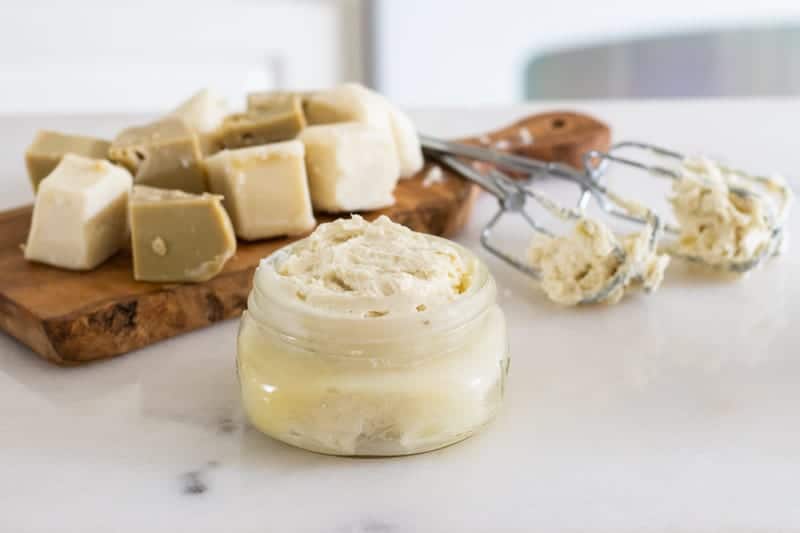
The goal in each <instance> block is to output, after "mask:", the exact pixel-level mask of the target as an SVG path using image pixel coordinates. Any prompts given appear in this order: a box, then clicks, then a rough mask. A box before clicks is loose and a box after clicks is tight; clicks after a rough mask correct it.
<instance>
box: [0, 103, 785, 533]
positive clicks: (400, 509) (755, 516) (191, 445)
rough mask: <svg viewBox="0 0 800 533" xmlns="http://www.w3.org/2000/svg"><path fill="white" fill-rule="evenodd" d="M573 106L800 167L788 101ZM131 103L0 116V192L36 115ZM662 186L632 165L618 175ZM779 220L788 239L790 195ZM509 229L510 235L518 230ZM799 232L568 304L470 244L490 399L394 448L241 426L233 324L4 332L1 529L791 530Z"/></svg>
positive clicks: (625, 130) (515, 112)
mask: <svg viewBox="0 0 800 533" xmlns="http://www.w3.org/2000/svg"><path fill="white" fill-rule="evenodd" d="M553 107H566V106H563V105H555V104H552V103H551V104H547V105H537V106H526V107H519V108H516V109H496V110H486V109H482V110H449V111H435V112H433V111H431V112H420V113H417V114H416V118H417V120H418V124H419V126H420V128H421V129H422V130H423V131H425V132H427V133H431V134H437V135H460V134H466V133H472V132H478V131H482V130H485V129H487V128H490V127H493V126H496V125H500V124H502V123H504V122H506V121H508V120H511V119H513V118H516V117H518V116H520V115H522V114H524V113H525V112H528V111H536V110H540V109H551V108H553ZM569 107H575V104H572V105H570V106H569ZM577 107H578V108H579V109H581V110H584V111H588V112H591V113H594V114H596V115H598V116H599V117H601V118H603V119H605V120H607V121H609V122H610V123H611V124H612V125H613V126H614V128H615V138H616V139H621V138H626V137H627V138H637V139H643V140H651V141H655V142H659V143H662V144H665V145H668V146H673V147H675V148H678V149H682V150H685V151H690V152H691V151H696V150H698V149H703V150H704V151H706V152H707V153H711V154H715V155H716V154H721V155H725V156H727V157H728V159H729V160H731V161H733V162H736V163H738V164H739V165H740V166H743V167H747V168H752V169H757V170H759V171H764V172H767V171H773V170H775V171H780V172H783V173H785V174H787V175H789V176H790V177H791V176H792V175H793V174H794V176H796V172H797V169H798V168H800V150H799V149H798V130H797V124H798V117H800V102H797V101H794V100H770V101H713V102H647V103H626V102H618V103H580V104H579V105H577ZM128 122H130V117H122V116H116V117H98V116H95V117H52V116H36V117H8V116H6V117H0V139H2V142H3V145H4V149H3V150H2V152H1V153H0V173H1V174H2V179H0V208H3V209H4V208H7V207H11V206H14V205H18V204H21V203H25V202H28V201H29V200H30V193H29V191H28V185H27V182H26V178H25V174H24V169H23V165H22V155H21V154H22V150H23V148H24V146H25V145H26V144H27V143H28V141H29V139H30V138H31V136H32V133H33V131H34V129H36V128H37V127H42V126H48V127H52V128H56V129H64V130H72V131H78V132H85V133H95V134H111V133H113V131H114V130H115V129H117V128H118V127H120V126H121V125H123V124H126V123H128ZM620 183H621V182H620ZM625 183H629V184H630V183H631V182H628V181H625ZM798 183H800V182H798V181H797V180H796V179H794V178H793V184H794V185H795V188H797V185H798ZM658 185H659V184H658V182H657V181H651V180H647V179H645V178H642V179H641V180H639V181H637V182H635V183H634V184H633V185H632V188H631V189H630V190H631V191H632V194H638V193H641V194H642V195H645V196H646V195H648V194H653V191H655V190H656V188H657V187H658ZM542 186H543V187H544V188H546V189H548V190H551V191H561V190H562V189H563V188H564V185H563V184H553V183H546V184H543V185H542ZM493 209H494V202H493V200H492V199H491V198H489V197H485V198H482V200H481V201H480V202H479V205H478V208H477V210H476V212H475V213H474V215H473V217H472V219H471V222H470V225H469V227H468V229H467V230H466V231H465V232H464V234H463V235H461V236H460V238H459V240H460V241H461V242H462V243H465V244H466V245H467V246H469V247H471V248H473V249H479V248H478V244H477V242H478V241H477V233H478V231H479V229H480V226H481V225H482V224H483V223H484V222H485V221H486V220H487V218H488V216H489V215H490V213H491V211H492V210H493ZM790 227H791V229H792V232H793V233H794V240H795V241H798V239H800V236H799V235H798V234H799V233H800V214H798V213H797V212H795V213H794V215H793V216H792V218H791V221H790ZM508 235H509V237H508V239H506V241H507V242H508V243H519V244H521V243H522V242H524V240H525V239H526V237H524V235H523V234H522V233H521V232H520V231H519V228H518V227H509V228H508ZM792 244H793V246H792V247H791V248H790V251H789V253H788V254H786V255H785V256H783V257H781V258H780V259H778V260H776V261H774V262H772V263H771V264H769V265H768V266H767V267H766V268H764V269H762V270H760V271H758V272H755V273H753V274H752V275H751V276H750V277H748V278H747V279H743V280H740V281H738V282H730V281H728V282H724V281H720V280H718V279H715V278H713V277H710V276H704V275H702V274H701V273H697V272H691V271H689V270H687V269H686V268H684V267H680V266H679V267H677V268H675V269H672V270H671V271H670V273H669V275H668V277H667V279H666V282H665V284H664V286H663V288H662V290H661V292H660V293H659V294H657V295H655V296H651V297H646V296H635V297H633V298H629V299H626V300H625V301H624V302H623V303H622V304H621V305H618V306H615V307H593V308H582V309H561V308H558V307H555V306H553V305H550V304H548V303H547V302H546V301H545V300H544V299H543V297H542V296H540V295H539V294H538V293H537V292H536V291H535V290H533V289H531V288H530V287H528V286H527V284H526V282H525V281H524V279H523V278H522V276H520V275H518V274H516V273H515V272H514V271H511V270H510V269H508V268H507V267H505V266H504V265H501V264H499V263H498V262H497V261H494V260H492V259H491V258H490V257H487V254H485V253H483V256H484V257H486V259H487V261H488V262H489V265H490V268H491V269H492V270H493V272H494V274H495V276H496V278H497V280H498V283H499V285H500V293H499V295H500V303H501V306H502V307H503V309H504V311H505V312H506V315H507V317H508V319H509V329H510V337H511V353H512V360H513V363H512V365H511V376H510V379H509V387H508V394H507V397H506V403H505V406H504V409H503V410H502V412H501V414H500V416H499V417H498V419H497V420H496V421H495V422H494V423H493V424H492V425H491V426H490V427H489V428H488V429H487V430H486V431H485V432H483V433H482V434H480V435H478V436H476V437H474V438H472V439H469V440H467V441H465V442H463V443H461V444H459V445H456V446H453V447H450V448H447V449H444V450H441V451H438V452H434V453H429V454H424V455H419V456H415V457H408V458H401V459H370V460H364V459H342V458H334V457H324V456H320V455H315V454H312V453H307V452H304V451H301V450H297V449H293V448H290V447H288V446H285V445H283V444H279V443H277V442H274V441H272V440H270V439H269V438H267V437H264V436H262V435H260V434H259V433H257V432H256V431H254V430H253V429H251V428H249V427H248V426H247V425H246V423H245V422H244V421H243V417H242V412H241V408H240V405H239V400H238V397H237V385H236V379H235V375H234V337H235V333H236V326H237V324H236V322H235V321H230V322H227V323H222V324H219V325H216V326H214V327H211V328H209V329H206V330H203V331H199V332H195V333H191V334H189V335H185V336H183V337H180V338H175V339H172V340H170V341H167V342H163V343H161V344H158V345H156V346H152V347H150V348H147V349H144V350H141V351H139V352H136V353H132V354H129V355H127V356H124V357H120V358H117V359H114V360H111V361H108V362H102V363H99V364H94V365H91V366H88V367H83V368H73V369H63V368H57V367H54V366H51V365H49V364H48V363H46V362H44V361H42V360H40V359H39V358H37V357H35V356H34V355H33V354H32V353H31V352H29V350H28V349H27V348H25V347H24V346H21V345H20V344H18V343H16V342H15V341H13V340H12V339H10V338H8V337H6V336H4V335H0V531H4V532H5V531H8V532H16V533H21V532H33V531H70V532H71V531H75V532H82V533H87V532H95V531H98V532H100V531H102V532H110V531H120V532H127V531H131V532H133V531H136V532H139V531H150V532H157V531H164V532H175V531H193V532H199V531H221V532H223V531H224V532H251V531H252V532H256V531H258V532H264V531H269V532H282V533H283V532H294V531H302V532H342V533H344V532H362V531H363V532H450V531H453V532H455V531H458V532H466V531H547V532H558V531H591V532H594V531H597V532H600V531H603V532H605V531H608V532H611V531H613V532H627V531H631V532H632V531H637V532H638V531H659V532H661V531H694V532H698V531H702V532H711V531H715V532H716V531H726V532H730V531H736V532H739V531H765V532H766V531H778V530H780V531H784V530H787V531H788V530H792V531H798V530H800V504H798V488H799V487H800V327H798V326H800V322H798V320H799V319H800V242H794V243H792Z"/></svg>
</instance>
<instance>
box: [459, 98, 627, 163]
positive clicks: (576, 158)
mask: <svg viewBox="0 0 800 533" xmlns="http://www.w3.org/2000/svg"><path fill="white" fill-rule="evenodd" d="M466 142H468V143H470V144H476V145H480V146H486V147H492V148H495V149H497V150H500V151H504V152H510V153H513V154H516V155H521V156H527V157H532V158H534V159H540V160H542V161H559V162H562V163H567V164H569V165H572V166H573V167H576V168H583V161H582V159H581V157H582V156H583V154H584V153H586V152H588V151H589V150H601V151H607V150H608V148H609V146H610V144H611V129H610V128H609V127H608V126H607V125H606V124H604V123H603V122H601V121H599V120H597V119H595V118H593V117H590V116H588V115H584V114H581V113H574V112H572V111H553V112H550V113H540V114H536V115H530V116H528V117H525V118H523V119H521V120H518V121H517V122H514V123H513V124H511V125H509V126H506V127H504V128H501V129H498V130H494V131H492V132H490V133H487V134H485V135H481V136H480V137H473V138H470V139H467V140H466Z"/></svg>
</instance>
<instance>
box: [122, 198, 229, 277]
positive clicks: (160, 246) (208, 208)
mask: <svg viewBox="0 0 800 533" xmlns="http://www.w3.org/2000/svg"><path fill="white" fill-rule="evenodd" d="M129 209H130V220H131V246H132V249H133V276H134V278H136V279H137V280H140V281H156V282H185V281H206V280H208V279H211V278H213V277H214V276H216V275H217V274H219V273H220V272H221V271H222V268H223V267H224V266H225V263H226V262H227V261H228V260H229V259H230V258H231V257H233V254H234V253H235V252H236V236H235V235H234V233H233V225H232V224H231V221H230V219H229V218H228V214H227V213H226V212H225V209H224V208H223V207H222V198H221V197H219V196H216V195H213V194H208V193H203V194H189V193H185V192H183V191H177V190H166V189H157V188H154V187H147V186H143V185H137V186H135V187H134V188H133V194H132V195H131V200H130V207H129Z"/></svg>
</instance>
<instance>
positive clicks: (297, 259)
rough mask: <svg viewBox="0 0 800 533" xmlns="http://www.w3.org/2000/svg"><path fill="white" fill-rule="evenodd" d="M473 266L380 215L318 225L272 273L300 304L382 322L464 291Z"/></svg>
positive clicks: (446, 247)
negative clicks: (376, 318)
mask: <svg viewBox="0 0 800 533" xmlns="http://www.w3.org/2000/svg"><path fill="white" fill-rule="evenodd" d="M473 271H474V265H472V264H471V262H470V260H469V259H468V258H466V257H464V256H463V255H462V254H461V253H459V251H458V249H457V248H456V247H455V246H452V245H450V244H448V243H447V241H444V240H442V239H435V238H431V237H430V236H427V235H424V234H421V233H417V232H414V231H412V230H410V229H408V228H406V227H405V226H402V225H400V224H396V223H394V222H392V221H391V220H390V219H389V218H388V217H386V216H381V217H379V218H378V219H376V220H375V221H374V222H368V221H366V220H365V219H364V218H362V217H361V216H359V215H353V216H352V217H351V218H349V219H346V218H343V219H339V220H336V221H334V222H330V223H327V224H321V225H320V226H319V227H317V229H316V230H315V231H314V232H313V233H312V234H311V235H309V236H308V237H307V238H305V239H303V240H301V241H299V242H297V243H296V244H295V245H294V246H292V247H291V249H290V251H289V252H288V253H287V255H286V257H284V258H282V259H281V260H280V261H278V262H277V263H276V264H275V267H274V272H275V274H276V275H277V277H278V278H279V279H280V280H281V281H282V282H283V283H289V284H290V285H291V286H292V287H293V289H294V291H295V292H294V295H295V297H296V298H297V299H299V300H301V301H303V302H307V303H308V304H310V305H312V306H314V307H319V308H322V309H327V310H330V311H336V312H344V313H351V314H362V315H363V316H364V317H380V316H384V315H388V314H390V313H406V312H422V311H425V310H428V309H431V308H435V307H438V306H441V305H443V304H446V303H448V302H451V301H453V300H455V299H456V298H458V297H459V296H460V295H462V294H463V293H464V292H466V291H467V289H468V288H469V285H470V281H471V275H472V272H473Z"/></svg>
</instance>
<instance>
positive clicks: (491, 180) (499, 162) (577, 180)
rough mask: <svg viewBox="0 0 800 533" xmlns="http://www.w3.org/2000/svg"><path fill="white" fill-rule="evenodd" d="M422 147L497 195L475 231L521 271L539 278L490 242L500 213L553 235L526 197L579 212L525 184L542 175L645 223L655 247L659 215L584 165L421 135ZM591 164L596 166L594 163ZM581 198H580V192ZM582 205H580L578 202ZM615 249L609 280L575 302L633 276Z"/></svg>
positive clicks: (572, 214)
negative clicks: (515, 175) (483, 166)
mask: <svg viewBox="0 0 800 533" xmlns="http://www.w3.org/2000/svg"><path fill="white" fill-rule="evenodd" d="M420 140H421V142H422V146H423V149H424V150H425V152H426V153H427V154H428V155H430V156H432V157H433V158H435V159H437V160H438V161H441V162H442V163H443V164H445V165H447V166H448V167H450V168H452V169H453V170H454V171H456V172H458V173H459V174H461V175H462V176H464V177H465V178H467V179H469V180H470V181H472V182H474V183H476V184H478V185H480V186H481V187H482V188H483V189H485V190H486V191H488V192H489V193H491V194H493V195H494V196H495V197H496V198H497V199H498V204H499V207H498V210H497V212H496V213H495V214H494V216H492V218H491V219H490V220H489V222H487V224H486V225H485V226H484V227H483V229H482V231H481V235H480V241H481V245H482V246H483V247H484V248H485V249H486V250H488V251H489V252H490V253H491V254H492V255H494V256H496V257H498V258H499V259H501V260H502V261H504V262H505V263H507V264H508V265H510V266H511V267H513V268H515V269H517V270H519V271H520V272H523V273H524V274H526V275H528V276H530V277H531V278H533V279H535V280H539V281H540V280H541V277H542V276H541V272H540V271H539V270H538V269H536V268H533V267H532V266H531V265H528V264H527V263H525V262H523V261H522V260H520V259H519V258H517V257H516V256H514V255H513V254H510V253H507V252H505V251H503V250H501V249H500V248H499V247H497V246H496V245H495V244H494V243H493V239H492V234H493V231H494V229H495V227H496V226H497V224H498V222H500V220H501V219H502V218H503V217H504V216H505V215H519V216H520V217H522V218H523V219H524V220H525V222H526V223H527V224H528V226H529V227H530V228H531V229H532V230H533V231H534V232H536V233H539V234H543V235H547V236H550V237H552V236H554V235H553V232H551V231H550V230H548V229H547V228H544V227H543V226H541V225H540V224H538V223H537V222H536V220H534V218H533V217H532V216H531V215H530V213H529V212H528V211H527V210H526V209H525V208H526V204H527V202H528V199H531V200H532V201H534V202H535V203H536V204H538V205H539V206H540V207H542V208H544V209H545V210H546V211H547V212H549V213H550V214H552V215H553V216H555V217H557V218H559V219H561V220H564V221H569V222H575V221H577V220H579V219H580V218H582V217H583V214H582V212H581V211H579V210H576V209H571V208H567V207H563V206H561V205H559V204H558V203H557V202H555V201H553V200H552V199H550V198H548V197H547V196H545V195H543V194H541V193H539V192H537V191H534V190H533V189H532V188H531V187H530V184H531V182H532V181H533V180H534V179H535V178H537V177H541V176H549V177H554V178H558V179H563V180H566V181H569V182H571V183H574V184H576V185H577V186H578V187H579V188H580V190H581V192H582V202H583V203H584V204H585V203H586V202H587V201H588V199H589V198H592V197H593V198H595V199H597V201H598V204H599V205H601V206H602V207H603V209H604V210H605V211H607V212H608V213H610V214H612V215H614V216H617V217H619V218H624V219H628V220H633V221H636V222H644V223H646V224H648V227H649V228H650V230H649V235H648V246H649V249H650V251H654V250H655V248H656V246H657V242H658V237H659V234H660V233H661V221H660V218H659V217H658V216H657V215H656V214H655V213H654V212H653V211H651V210H649V209H647V208H646V207H643V206H638V205H635V204H633V203H632V202H629V201H627V200H625V199H624V198H622V197H620V196H618V195H616V194H615V193H613V192H612V191H609V190H608V189H607V188H606V187H605V186H604V185H603V184H602V183H600V182H599V181H598V180H597V179H595V178H596V177H597V176H596V175H594V174H591V173H589V172H587V171H584V172H581V171H579V170H576V169H574V168H573V167H571V166H569V165H566V164H563V163H556V162H545V161H539V160H536V159H532V158H527V157H521V156H517V155H513V154H507V153H503V152H499V151H495V150H491V149H488V148H480V147H475V146H470V145H465V144H461V143H456V142H450V141H444V140H440V139H434V138H430V137H426V136H422V137H421V139H420ZM459 157H462V158H468V159H472V160H474V161H479V162H483V163H488V164H489V165H491V167H492V168H491V169H490V170H488V171H485V172H483V171H479V170H478V169H476V168H475V167H474V166H472V165H470V164H467V163H465V162H463V161H462V160H461V159H459ZM498 168H504V169H507V170H511V171H516V172H522V173H525V174H527V175H528V176H529V178H528V179H527V180H514V179H512V178H510V177H509V176H507V175H506V174H504V173H503V172H501V171H500V170H498ZM593 170H595V171H597V169H596V168H595V167H593ZM584 197H585V198H586V200H585V201H584V200H583V198H584ZM581 207H584V206H581ZM613 253H614V255H615V256H616V257H617V258H618V259H619V261H620V268H618V269H617V272H616V274H615V275H614V276H612V277H611V278H610V279H609V280H608V282H607V283H606V284H605V285H604V286H603V287H602V288H600V289H599V290H597V291H596V292H595V293H594V294H591V295H588V296H586V297H584V298H583V299H582V300H581V301H580V302H579V303H581V304H591V303H597V302H600V301H603V300H604V299H606V298H607V297H608V296H609V294H610V293H611V292H613V291H614V290H616V289H617V288H618V287H620V286H624V285H626V284H628V283H629V282H631V281H635V280H636V278H637V276H638V275H637V274H634V273H633V272H632V270H631V269H629V268H624V266H625V265H626V264H627V261H628V259H629V258H628V254H626V252H625V250H623V249H622V248H621V247H620V246H619V245H615V248H614V251H613Z"/></svg>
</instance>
